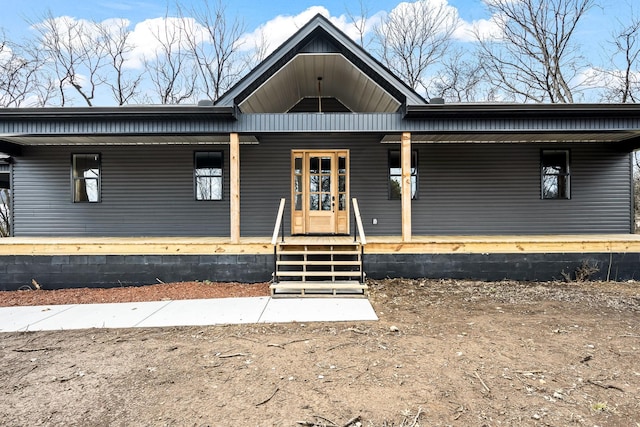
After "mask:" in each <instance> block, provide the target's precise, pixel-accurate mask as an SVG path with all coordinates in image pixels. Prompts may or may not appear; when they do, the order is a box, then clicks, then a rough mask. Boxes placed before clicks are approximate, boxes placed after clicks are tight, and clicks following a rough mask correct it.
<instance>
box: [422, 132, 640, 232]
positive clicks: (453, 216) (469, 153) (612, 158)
mask: <svg viewBox="0 0 640 427" xmlns="http://www.w3.org/2000/svg"><path fill="white" fill-rule="evenodd" d="M417 147H418V149H419V162H420V167H419V174H420V176H419V200H416V201H414V203H413V210H412V213H413V218H412V223H413V224H412V225H413V233H414V234H423V235H424V234H426V235H429V234H546V233H629V232H630V230H631V169H630V167H631V166H630V165H631V163H630V158H629V154H627V153H621V152H618V151H615V150H613V149H608V148H607V147H606V146H604V145H595V144H593V145H591V144H581V145H577V144H576V145H562V146H560V145H557V144H556V145H552V146H550V145H546V146H545V145H542V144H540V145H528V146H525V145H516V144H510V145H498V144H476V145H472V144H461V145H423V146H420V145H417ZM542 148H551V149H569V150H570V156H571V162H570V163H571V165H570V170H571V199H570V200H542V199H541V198H540V150H541V149H542Z"/></svg>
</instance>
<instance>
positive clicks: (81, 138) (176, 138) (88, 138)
mask: <svg viewBox="0 0 640 427" xmlns="http://www.w3.org/2000/svg"><path fill="white" fill-rule="evenodd" d="M0 139H2V140H3V141H6V142H9V143H13V144H17V145H185V144H188V145H193V144H201V145H205V144H229V143H230V139H229V135H44V136H42V135H16V136H5V135H3V136H1V137H0ZM257 143H258V139H257V138H256V137H255V136H253V135H240V144H257Z"/></svg>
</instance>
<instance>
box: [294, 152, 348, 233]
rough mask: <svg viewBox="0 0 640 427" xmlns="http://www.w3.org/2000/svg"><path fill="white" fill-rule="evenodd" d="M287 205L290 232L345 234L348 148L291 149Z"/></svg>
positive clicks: (346, 230) (346, 227) (346, 224)
mask: <svg viewBox="0 0 640 427" xmlns="http://www.w3.org/2000/svg"><path fill="white" fill-rule="evenodd" d="M291 206H292V208H293V209H291V234H349V150H317V151H315V150H314V151H304V150H293V151H292V152H291Z"/></svg>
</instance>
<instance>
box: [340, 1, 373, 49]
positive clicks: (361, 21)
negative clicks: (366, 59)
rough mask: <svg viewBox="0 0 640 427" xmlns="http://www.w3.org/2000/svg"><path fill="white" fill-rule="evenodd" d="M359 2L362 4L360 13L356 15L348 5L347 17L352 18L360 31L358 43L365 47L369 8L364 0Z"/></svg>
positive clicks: (355, 26) (352, 22)
mask: <svg viewBox="0 0 640 427" xmlns="http://www.w3.org/2000/svg"><path fill="white" fill-rule="evenodd" d="M358 4H359V6H360V12H359V15H355V14H354V13H352V12H351V11H350V10H349V9H348V8H346V7H345V8H346V11H347V17H348V18H349V20H351V24H352V25H353V27H354V28H355V29H356V31H357V32H358V43H359V44H360V46H361V47H365V46H366V44H365V41H364V40H365V34H366V33H367V20H368V17H369V8H368V6H367V5H366V4H365V3H364V0H359V1H358Z"/></svg>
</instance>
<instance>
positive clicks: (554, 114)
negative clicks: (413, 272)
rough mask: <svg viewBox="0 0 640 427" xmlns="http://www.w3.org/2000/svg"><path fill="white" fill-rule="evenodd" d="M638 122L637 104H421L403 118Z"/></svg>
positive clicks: (638, 107)
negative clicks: (576, 119)
mask: <svg viewBox="0 0 640 427" xmlns="http://www.w3.org/2000/svg"><path fill="white" fill-rule="evenodd" d="M534 117H539V118H550V117H551V118H563V117H565V118H571V119H575V118H577V117H584V118H588V119H594V118H596V119H597V118H611V117H620V118H638V119H640V104H490V103H487V104H484V103H469V104H425V105H407V106H405V114H404V118H405V119H407V120H412V119H437V118H483V119H484V118H492V119H511V120H514V119H521V118H527V119H530V118H534Z"/></svg>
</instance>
